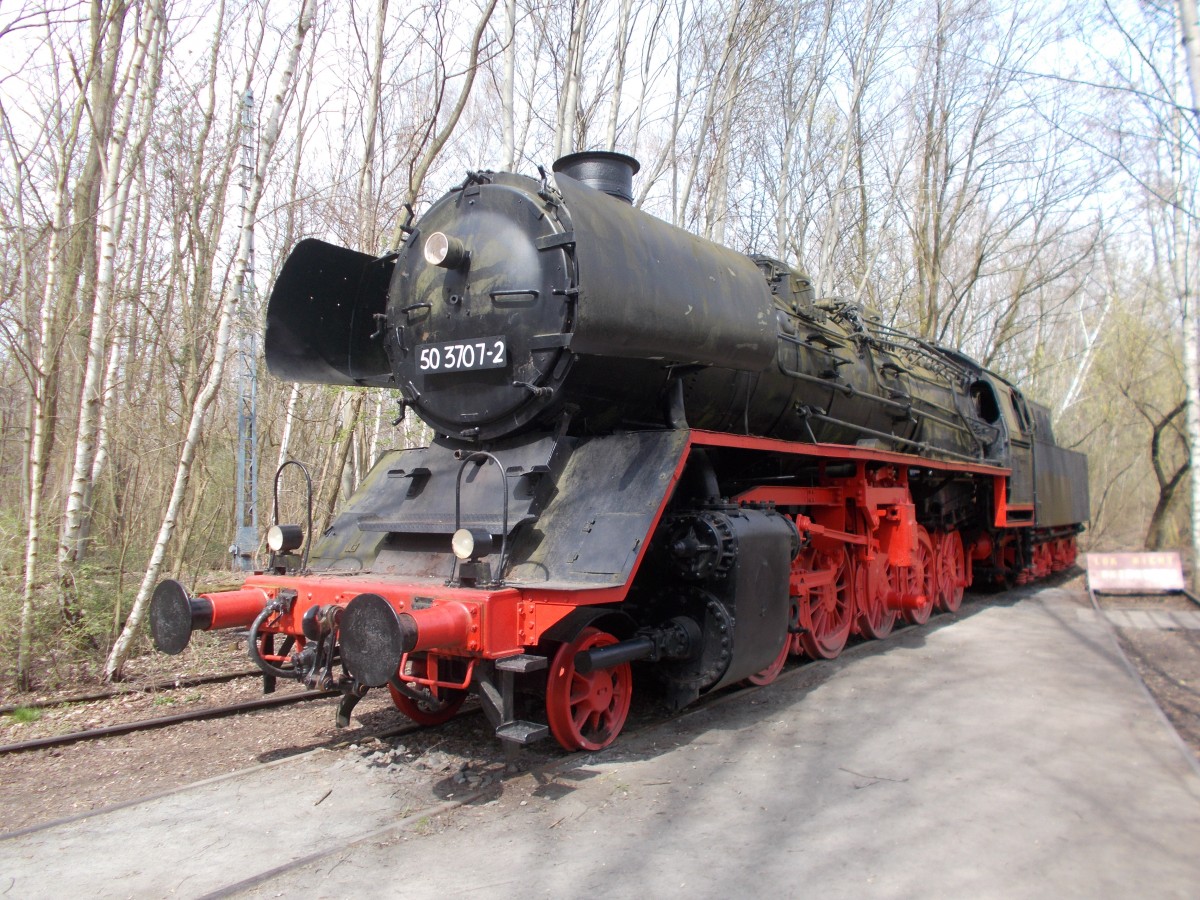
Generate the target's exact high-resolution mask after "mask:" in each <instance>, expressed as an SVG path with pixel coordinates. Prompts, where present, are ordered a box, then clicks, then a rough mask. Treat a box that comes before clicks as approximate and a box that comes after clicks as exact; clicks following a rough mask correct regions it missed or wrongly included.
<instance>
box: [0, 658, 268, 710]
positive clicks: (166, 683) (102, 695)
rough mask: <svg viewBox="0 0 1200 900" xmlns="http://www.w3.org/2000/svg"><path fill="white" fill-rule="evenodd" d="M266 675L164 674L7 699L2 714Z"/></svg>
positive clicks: (257, 672)
mask: <svg viewBox="0 0 1200 900" xmlns="http://www.w3.org/2000/svg"><path fill="white" fill-rule="evenodd" d="M252 676H255V677H259V678H261V677H262V672H261V671H260V670H258V669H245V670H243V671H241V672H223V673H221V674H219V675H193V676H191V677H188V678H161V679H159V680H157V681H150V682H146V683H143V684H129V685H123V686H121V687H119V688H112V689H109V690H105V691H93V692H91V693H86V694H70V695H68V696H66V697H50V698H47V699H44V700H30V701H28V702H26V703H5V704H3V705H0V716H7V715H11V714H12V713H14V712H16V711H17V710H18V709H52V708H54V707H56V706H71V705H73V704H76V703H99V702H101V701H104V700H115V699H116V698H117V697H127V696H129V695H130V694H155V693H159V692H160V691H169V690H177V689H179V688H186V687H199V686H200V685H205V684H225V683H227V682H230V681H237V680H238V679H239V678H250V677H252Z"/></svg>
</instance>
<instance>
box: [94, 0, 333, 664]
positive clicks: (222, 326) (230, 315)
mask: <svg viewBox="0 0 1200 900" xmlns="http://www.w3.org/2000/svg"><path fill="white" fill-rule="evenodd" d="M314 7H315V0H303V5H302V6H301V9H300V15H299V18H298V20H297V23H296V29H295V33H294V35H293V40H292V45H291V48H290V51H289V54H288V57H287V61H286V62H285V64H284V67H283V70H282V71H281V72H280V75H279V85H278V87H277V89H276V91H275V95H274V97H273V98H272V102H271V113H270V116H269V117H268V119H267V125H266V127H265V128H264V129H263V134H262V140H261V142H260V144H259V150H258V159H257V161H256V165H255V167H254V178H253V180H252V182H251V187H250V197H249V198H248V200H247V203H246V207H245V209H244V210H243V213H242V227H241V238H240V240H239V244H238V254H237V260H236V262H235V264H234V268H235V276H234V281H235V284H237V285H238V286H239V287H240V285H241V284H242V283H243V282H244V279H245V277H246V269H247V266H248V263H249V253H250V236H251V233H252V226H253V223H254V219H255V217H256V216H257V213H258V204H259V201H260V200H261V198H262V191H263V181H264V178H265V175H266V170H267V164H268V163H269V162H270V161H271V158H272V156H273V155H274V153H275V146H276V144H277V143H278V142H279V134H280V131H281V130H282V128H281V126H282V119H283V112H284V109H285V107H286V106H287V105H288V102H289V101H290V99H291V97H292V95H293V93H294V91H295V72H296V63H297V61H298V60H299V58H300V51H301V50H302V49H303V47H304V38H305V35H306V34H308V31H309V29H310V28H311V27H312V17H313V9H314ZM239 294H240V291H239V290H233V291H227V292H226V295H225V300H224V302H223V303H222V305H221V316H220V319H219V321H218V324H217V337H216V343H215V345H214V348H213V359H212V366H211V368H210V369H209V373H208V378H207V379H206V380H205V382H204V387H203V388H202V389H201V390H200V392H199V394H198V395H197V396H196V400H195V402H194V403H193V404H192V411H191V418H190V420H189V423H188V430H187V436H186V437H185V439H184V442H183V447H182V449H181V452H180V455H179V463H178V465H177V466H176V469H175V482H174V485H173V487H172V490H171V497H170V500H169V501H168V502H167V508H166V511H165V512H164V514H163V518H162V524H161V525H160V526H159V530H158V537H157V539H156V540H155V542H154V549H153V550H152V551H151V553H150V559H149V562H148V563H147V565H146V571H145V573H144V575H143V576H142V582H141V585H140V586H139V587H138V592H137V596H136V597H135V598H134V601H133V608H132V610H131V611H130V613H129V618H128V619H127V620H126V622H125V627H124V629H122V631H121V634H120V636H119V637H118V638H117V640H116V642H115V643H114V644H113V648H112V651H111V652H110V653H109V655H108V659H107V660H106V661H105V664H104V677H105V680H107V681H114V680H117V679H119V678H121V675H122V670H123V668H124V666H125V662H126V660H128V658H129V654H130V651H131V650H132V649H133V642H134V639H135V638H136V637H137V635H138V633H139V631H140V630H141V627H142V622H143V621H144V620H145V618H146V613H147V611H148V610H149V606H150V595H151V593H152V592H153V590H154V584H155V582H156V581H157V580H158V575H159V572H160V571H161V569H162V565H163V560H164V559H165V557H166V553H167V545H168V543H170V540H171V536H172V535H173V534H174V531H175V522H176V519H177V517H178V516H179V511H180V509H181V508H182V506H183V501H184V498H185V496H186V494H187V489H188V482H189V480H190V478H191V473H192V464H193V462H194V460H195V455H196V448H197V446H198V444H199V443H200V436H201V433H202V432H203V430H204V425H205V420H206V418H207V415H208V410H209V408H210V407H211V406H212V403H213V400H214V399H216V396H217V391H218V389H219V388H220V386H221V381H222V379H223V376H224V372H225V361H226V358H227V357H228V355H229V344H230V338H231V336H232V334H233V324H234V318H235V314H236V312H237V298H238V295H239Z"/></svg>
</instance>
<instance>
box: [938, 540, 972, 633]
mask: <svg viewBox="0 0 1200 900" xmlns="http://www.w3.org/2000/svg"><path fill="white" fill-rule="evenodd" d="M937 575H938V579H937V580H938V591H937V608H938V609H939V610H941V611H942V612H949V613H952V612H958V609H959V607H961V606H962V599H963V585H965V584H966V582H967V555H966V552H965V551H964V549H963V542H962V535H961V534H959V533H958V532H957V531H947V532H945V533H943V534H942V535H941V536H940V537H939V538H938V545H937Z"/></svg>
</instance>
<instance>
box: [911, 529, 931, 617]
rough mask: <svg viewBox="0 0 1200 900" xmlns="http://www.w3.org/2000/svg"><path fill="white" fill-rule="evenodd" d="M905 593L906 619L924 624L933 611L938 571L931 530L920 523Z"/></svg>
mask: <svg viewBox="0 0 1200 900" xmlns="http://www.w3.org/2000/svg"><path fill="white" fill-rule="evenodd" d="M904 593H905V596H904V611H903V616H904V621H906V622H908V623H909V624H912V625H924V624H925V623H926V622H928V621H929V615H930V613H932V612H933V600H934V597H935V595H936V593H937V572H936V570H935V568H934V556H933V542H932V541H931V540H930V539H929V532H928V531H926V530H925V529H924V528H923V527H921V526H919V525H918V526H917V552H916V553H915V554H913V564H912V566H911V568H909V569H908V570H907V575H906V577H905V588H904Z"/></svg>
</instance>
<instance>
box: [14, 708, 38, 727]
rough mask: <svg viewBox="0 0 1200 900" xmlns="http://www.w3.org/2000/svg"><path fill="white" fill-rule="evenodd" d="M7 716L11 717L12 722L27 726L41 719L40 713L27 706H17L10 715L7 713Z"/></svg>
mask: <svg viewBox="0 0 1200 900" xmlns="http://www.w3.org/2000/svg"><path fill="white" fill-rule="evenodd" d="M9 715H10V716H12V720H13V721H14V722H17V723H18V724H21V725H28V724H29V723H31V722H36V721H37V720H38V719H40V718H41V717H42V711H41V710H40V709H34V708H32V707H29V706H18V707H17V708H16V709H14V710H13V711H12V712H11V713H9Z"/></svg>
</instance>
